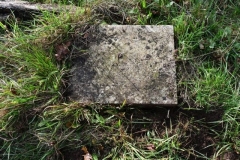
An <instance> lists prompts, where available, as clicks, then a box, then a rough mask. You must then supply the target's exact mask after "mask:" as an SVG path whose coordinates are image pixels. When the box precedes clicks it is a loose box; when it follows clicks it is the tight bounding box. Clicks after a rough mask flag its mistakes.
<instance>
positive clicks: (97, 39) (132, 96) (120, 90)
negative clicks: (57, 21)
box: [69, 25, 177, 105]
mask: <svg viewBox="0 0 240 160" xmlns="http://www.w3.org/2000/svg"><path fill="white" fill-rule="evenodd" d="M88 34H91V39H92V40H91V42H88V41H87V40H86V43H89V44H88V48H87V49H85V50H83V49H79V50H82V51H79V53H78V55H77V57H78V58H76V59H75V61H74V66H73V68H72V70H71V78H70V84H71V85H70V88H69V91H70V92H69V93H70V98H71V99H73V100H76V101H79V102H80V103H84V104H86V103H87V104H89V103H100V104H122V103H123V102H126V103H127V104H138V105H149V104H155V105H176V104H177V85H176V66H175V60H174V33H173V26H171V25H164V26H157V25H156V26H154V25H100V26H98V27H96V29H95V30H92V31H91V33H87V34H85V36H86V35H87V36H89V35H88ZM76 47H78V46H76ZM79 48H81V47H80V46H79Z"/></svg>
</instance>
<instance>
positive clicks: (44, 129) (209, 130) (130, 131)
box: [0, 0, 240, 160]
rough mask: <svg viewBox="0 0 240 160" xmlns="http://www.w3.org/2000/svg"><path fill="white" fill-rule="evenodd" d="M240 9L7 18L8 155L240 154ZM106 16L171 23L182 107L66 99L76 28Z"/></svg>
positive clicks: (4, 116)
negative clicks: (93, 102)
mask: <svg viewBox="0 0 240 160" xmlns="http://www.w3.org/2000/svg"><path fill="white" fill-rule="evenodd" d="M38 2H41V3H48V2H50V1H38ZM51 2H55V3H61V4H75V5H80V4H78V3H74V2H73V3H72V2H70V1H51ZM81 5H82V4H81ZM239 8H240V3H239V2H238V1H232V0H220V1H213V0H210V1H205V0H200V1H194V0H186V1H179V0H175V1H167V0H157V1H156V0H155V1H146V0H138V1H129V2H128V1H124V2H122V1H115V2H113V1H105V2H102V1H96V2H89V1H87V2H86V4H85V6H83V7H79V8H78V9H77V10H76V11H75V12H71V13H70V12H64V11H63V12H62V13H60V14H54V13H50V12H46V11H44V12H43V13H42V14H41V15H38V16H36V17H35V18H34V19H33V20H30V21H28V22H22V21H20V20H19V19H17V18H14V17H13V19H12V20H11V21H9V20H8V21H6V22H0V28H1V32H0V33H1V38H0V51H1V53H0V64H1V66H0V144H1V148H0V153H1V155H0V157H1V159H13V160H14V159H64V158H65V159H84V160H88V159H90V158H92V159H224V158H225V159H227V158H228V159H238V158H239V153H240V137H239V132H240V119H239V117H240V96H239V88H240V86H239V82H240V81H239V80H240V74H239V73H240V72H239V71H240V63H239V62H240V54H239V52H240V43H239V41H240V38H239V33H240V29H239V26H240V21H239V19H238V17H239V16H240V9H239ZM99 23H103V24H106V23H107V24H130V25H131V24H132V25H134V24H143V25H144V24H151V25H166V24H168V25H174V32H175V43H176V61H177V70H178V72H177V73H178V74H177V80H178V90H179V91H178V92H179V102H181V103H180V104H179V106H178V107H177V108H153V109H138V108H131V107H130V106H128V107H125V106H119V107H116V106H99V105H96V104H92V105H88V106H86V105H82V104H79V103H76V102H71V101H67V100H66V99H65V97H64V96H63V93H64V89H65V87H66V86H67V79H66V78H65V77H66V75H67V74H68V70H69V69H70V68H69V67H70V66H71V65H70V64H69V61H68V60H69V59H71V56H72V55H71V49H72V48H73V47H74V43H73V38H74V34H76V33H78V34H81V31H83V30H82V28H84V26H88V25H89V24H90V25H95V24H99Z"/></svg>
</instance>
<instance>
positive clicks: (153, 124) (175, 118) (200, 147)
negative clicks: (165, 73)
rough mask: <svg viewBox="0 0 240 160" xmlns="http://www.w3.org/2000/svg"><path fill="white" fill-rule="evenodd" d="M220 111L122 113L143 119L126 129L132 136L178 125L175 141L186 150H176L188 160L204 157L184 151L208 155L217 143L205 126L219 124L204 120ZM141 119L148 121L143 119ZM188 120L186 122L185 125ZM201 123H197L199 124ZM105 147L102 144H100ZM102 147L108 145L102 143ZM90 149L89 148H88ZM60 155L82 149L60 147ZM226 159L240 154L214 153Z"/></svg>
mask: <svg viewBox="0 0 240 160" xmlns="http://www.w3.org/2000/svg"><path fill="white" fill-rule="evenodd" d="M222 115H223V111H222V110H218V111H214V112H208V113H205V112H204V111H196V110H195V111H189V110H183V109H181V108H179V107H178V108H156V107H155V108H152V107H151V108H141V109H138V108H135V109H126V112H125V116H126V118H127V119H128V120H129V121H132V122H143V123H133V124H132V125H131V127H130V128H129V130H128V133H129V134H130V133H131V134H132V136H133V138H134V139H135V140H136V139H139V138H141V137H143V136H146V133H147V131H151V130H155V131H157V134H158V135H163V134H164V133H165V132H166V130H165V127H168V128H169V129H170V128H172V131H173V132H171V133H170V134H175V133H174V131H175V129H177V128H178V129H180V130H181V134H182V135H184V136H182V137H183V138H180V139H179V141H181V142H182V145H181V146H180V148H182V149H184V150H186V152H179V154H182V155H181V156H182V158H184V159H185V158H187V159H190V160H195V159H197V160H201V159H204V158H201V157H198V156H196V155H197V154H190V155H189V152H188V151H190V150H191V151H193V150H192V149H194V151H195V153H197V152H198V153H199V154H198V155H200V154H202V155H204V156H206V157H209V158H210V159H211V157H212V156H213V154H214V153H215V146H216V145H215V144H217V143H218V141H219V140H218V139H216V138H215V136H214V133H213V132H212V131H211V130H209V128H213V127H214V129H215V130H221V129H222V126H221V125H218V126H213V125H212V124H209V123H208V122H213V121H217V120H221V116H222ZM193 120H194V121H201V123H199V122H198V123H196V122H194V121H193ZM144 122H148V123H145V124H144ZM187 124H188V125H187ZM200 124H201V125H200ZM104 147H105V146H104ZM105 148H108V146H106V147H105ZM89 149H90V150H91V148H89ZM62 154H63V155H64V157H68V158H67V159H69V160H83V156H82V155H84V152H83V151H82V150H80V149H78V150H71V151H67V150H64V149H63V151H62ZM226 157H227V158H229V160H236V159H239V158H240V156H239V155H237V154H236V153H233V152H226V153H225V154H224V155H222V156H220V157H218V159H217V160H224V159H225V158H226Z"/></svg>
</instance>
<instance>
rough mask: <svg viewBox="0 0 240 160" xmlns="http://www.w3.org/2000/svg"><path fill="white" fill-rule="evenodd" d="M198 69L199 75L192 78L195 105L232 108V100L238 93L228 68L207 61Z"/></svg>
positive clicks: (233, 100) (211, 107) (210, 107)
mask: <svg viewBox="0 0 240 160" xmlns="http://www.w3.org/2000/svg"><path fill="white" fill-rule="evenodd" d="M198 69H199V71H198V72H199V76H198V77H196V79H195V80H194V82H193V84H194V86H193V89H192V94H193V97H195V99H196V101H195V102H196V104H197V106H199V107H206V109H221V108H225V109H228V108H233V107H234V106H232V104H233V103H232V102H235V101H237V94H238V93H237V90H236V89H237V88H235V87H236V86H234V83H235V81H236V79H234V76H232V75H231V74H230V73H229V72H228V70H226V69H224V68H220V67H218V68H217V67H215V66H214V65H213V64H209V63H208V64H203V65H202V66H200V67H198Z"/></svg>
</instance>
